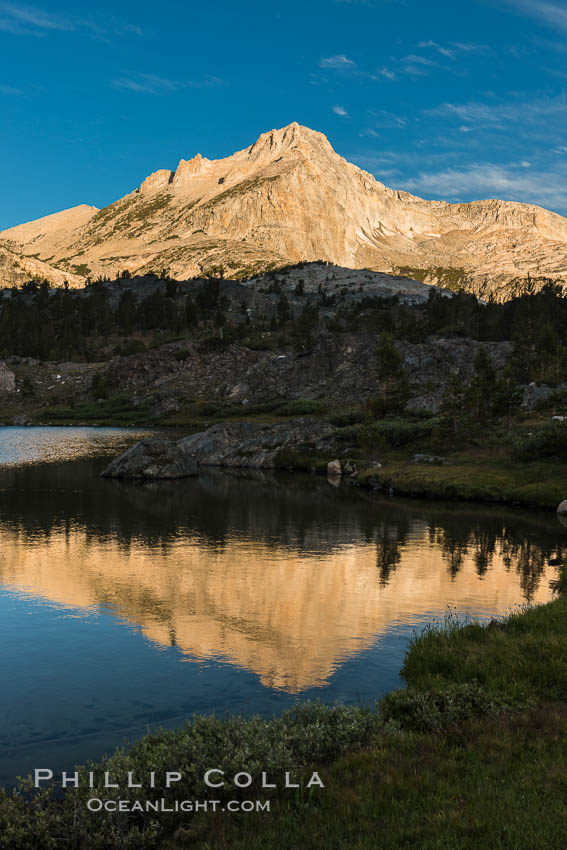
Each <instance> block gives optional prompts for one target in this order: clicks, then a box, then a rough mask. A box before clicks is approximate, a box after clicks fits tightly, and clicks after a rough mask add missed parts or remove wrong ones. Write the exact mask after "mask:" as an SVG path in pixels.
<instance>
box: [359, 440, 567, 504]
mask: <svg viewBox="0 0 567 850" xmlns="http://www.w3.org/2000/svg"><path fill="white" fill-rule="evenodd" d="M566 473H567V464H565V463H559V462H556V461H554V462H552V461H543V460H542V461H531V462H530V461H525V462H517V461H516V462H514V461H513V460H510V459H508V458H506V457H502V456H501V455H499V453H498V452H496V451H494V452H490V451H486V452H484V453H476V454H475V455H471V454H467V453H466V452H462V453H459V454H456V455H451V456H449V464H447V465H443V466H437V465H433V464H410V463H409V462H408V461H407V460H403V461H398V462H396V461H389V462H386V463H385V464H384V465H383V466H382V467H381V468H379V469H369V470H366V471H365V472H364V473H363V474H361V476H360V477H359V480H360V483H361V484H362V485H363V486H364V485H368V483H369V479H372V478H373V479H375V480H376V481H377V482H378V484H379V485H381V486H382V487H383V488H384V489H387V490H389V488H390V487H393V489H394V492H395V493H396V494H398V495H400V496H419V497H423V498H430V499H446V500H459V501H467V500H468V501H484V502H508V503H514V502H515V503H517V504H519V505H525V506H528V507H537V508H552V509H555V508H556V507H557V505H558V504H559V503H560V502H561V501H562V500H563V499H564V498H565V493H566V484H565V479H566Z"/></svg>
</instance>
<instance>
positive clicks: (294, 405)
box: [277, 398, 325, 416]
mask: <svg viewBox="0 0 567 850" xmlns="http://www.w3.org/2000/svg"><path fill="white" fill-rule="evenodd" d="M324 410H325V406H324V404H323V402H322V401H318V400H317V399H305V398H298V399H295V400H294V401H288V402H286V403H285V404H282V406H281V407H279V408H278V410H277V413H278V414H279V415H280V416H309V415H311V414H316V413H323V412H324Z"/></svg>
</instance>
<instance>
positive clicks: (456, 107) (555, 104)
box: [424, 94, 567, 129]
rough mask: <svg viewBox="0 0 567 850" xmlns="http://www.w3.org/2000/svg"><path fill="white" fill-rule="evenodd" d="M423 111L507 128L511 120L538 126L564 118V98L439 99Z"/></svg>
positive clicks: (466, 122) (498, 127) (566, 112)
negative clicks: (485, 101) (437, 104)
mask: <svg viewBox="0 0 567 850" xmlns="http://www.w3.org/2000/svg"><path fill="white" fill-rule="evenodd" d="M424 114H425V115H431V116H435V117H451V116H452V117H455V118H456V119H457V120H458V121H460V122H464V123H465V124H474V125H476V126H477V127H489V128H493V129H507V128H508V127H509V125H510V124H518V123H521V124H522V125H523V126H524V127H525V126H526V125H534V124H537V125H538V126H541V124H542V122H545V121H546V120H549V119H553V118H559V119H561V120H564V119H565V118H567V100H566V98H565V95H564V94H562V95H560V96H558V97H554V98H550V97H538V98H534V99H533V100H529V101H528V100H515V101H512V102H508V103H501V102H499V103H491V104H488V103H481V102H470V103H442V104H440V105H439V106H437V107H435V109H430V110H426V111H425V113H424Z"/></svg>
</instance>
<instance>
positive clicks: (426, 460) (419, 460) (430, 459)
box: [410, 454, 449, 466]
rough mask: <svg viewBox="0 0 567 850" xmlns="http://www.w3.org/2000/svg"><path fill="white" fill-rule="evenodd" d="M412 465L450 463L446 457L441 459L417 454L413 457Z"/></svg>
mask: <svg viewBox="0 0 567 850" xmlns="http://www.w3.org/2000/svg"><path fill="white" fill-rule="evenodd" d="M410 463H435V464H440V465H443V466H444V465H445V464H447V463H449V461H448V460H447V458H446V457H440V456H439V455H423V454H417V455H414V456H413V457H412V459H411V460H410Z"/></svg>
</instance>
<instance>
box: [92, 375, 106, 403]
mask: <svg viewBox="0 0 567 850" xmlns="http://www.w3.org/2000/svg"><path fill="white" fill-rule="evenodd" d="M91 395H92V397H93V398H95V399H96V398H108V395H109V389H108V382H107V380H106V376H105V375H104V374H103V373H102V372H95V374H94V375H93V380H92V383H91Z"/></svg>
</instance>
